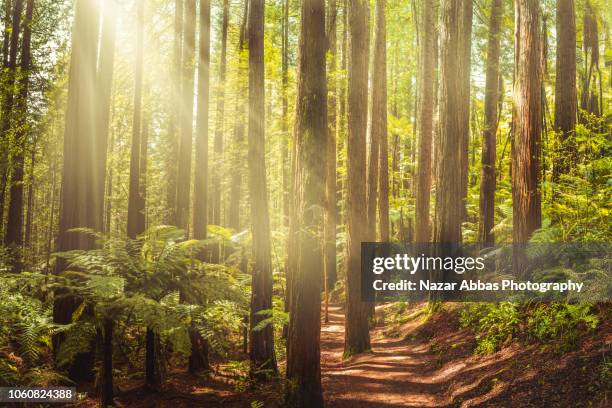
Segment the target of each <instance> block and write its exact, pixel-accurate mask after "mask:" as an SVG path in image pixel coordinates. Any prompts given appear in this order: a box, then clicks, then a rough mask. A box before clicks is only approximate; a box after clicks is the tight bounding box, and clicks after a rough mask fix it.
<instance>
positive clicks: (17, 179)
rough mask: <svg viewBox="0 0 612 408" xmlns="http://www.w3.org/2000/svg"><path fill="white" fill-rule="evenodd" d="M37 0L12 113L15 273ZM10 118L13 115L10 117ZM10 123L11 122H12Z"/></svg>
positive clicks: (30, 3) (30, 1) (27, 23)
mask: <svg viewBox="0 0 612 408" xmlns="http://www.w3.org/2000/svg"><path fill="white" fill-rule="evenodd" d="M33 13H34V0H27V5H26V15H25V19H24V21H23V37H22V39H21V64H20V65H21V66H20V78H19V81H18V93H17V107H16V111H17V112H16V113H15V114H13V116H14V120H15V137H14V145H13V148H12V150H13V158H12V164H13V169H12V170H13V171H12V172H11V178H10V199H9V208H8V225H7V229H6V237H5V238H6V239H5V244H6V246H7V247H9V250H10V251H12V260H11V262H12V265H11V266H12V270H13V272H21V271H22V269H23V174H24V163H25V151H26V144H27V140H28V133H29V132H28V120H27V118H28V91H29V87H30V68H31V67H30V65H31V59H32V55H31V41H32V16H33ZM9 115H10V114H9ZM9 120H10V119H9Z"/></svg>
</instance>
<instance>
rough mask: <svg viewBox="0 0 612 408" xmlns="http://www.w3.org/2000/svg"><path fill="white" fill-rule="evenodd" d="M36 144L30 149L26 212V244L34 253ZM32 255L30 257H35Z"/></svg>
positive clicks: (35, 140) (34, 141)
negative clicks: (33, 223)
mask: <svg viewBox="0 0 612 408" xmlns="http://www.w3.org/2000/svg"><path fill="white" fill-rule="evenodd" d="M36 142H37V139H34V140H33V142H32V147H31V148H30V174H29V177H28V199H27V206H28V210H27V212H26V221H25V238H24V244H25V246H26V247H28V250H29V251H31V252H34V248H33V242H32V219H33V217H34V182H35V177H34V169H35V167H36ZM33 255H34V254H31V255H30V256H33Z"/></svg>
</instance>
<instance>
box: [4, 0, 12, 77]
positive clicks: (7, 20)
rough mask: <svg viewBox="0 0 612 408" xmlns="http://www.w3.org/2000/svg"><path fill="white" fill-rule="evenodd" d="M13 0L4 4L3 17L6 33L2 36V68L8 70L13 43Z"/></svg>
mask: <svg viewBox="0 0 612 408" xmlns="http://www.w3.org/2000/svg"><path fill="white" fill-rule="evenodd" d="M12 3H13V1H12V0H6V1H5V2H4V9H3V10H2V11H3V12H4V15H3V17H2V19H3V23H4V33H3V35H2V66H3V67H4V68H6V67H7V66H8V62H9V44H10V43H11V30H9V27H10V26H11V9H12V6H13V4H12Z"/></svg>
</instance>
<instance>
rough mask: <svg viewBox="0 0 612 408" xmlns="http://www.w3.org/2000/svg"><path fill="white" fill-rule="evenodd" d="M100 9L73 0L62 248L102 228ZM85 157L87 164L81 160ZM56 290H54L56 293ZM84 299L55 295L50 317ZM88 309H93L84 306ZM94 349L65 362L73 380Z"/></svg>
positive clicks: (88, 243)
mask: <svg viewBox="0 0 612 408" xmlns="http://www.w3.org/2000/svg"><path fill="white" fill-rule="evenodd" d="M98 21H99V19H98V11H97V4H96V2H95V1H93V0H77V2H76V11H75V17H74V27H73V32H72V56H71V61H70V76H69V82H68V105H67V107H66V128H65V133H64V167H63V170H62V190H61V198H60V201H61V210H60V220H59V234H58V239H57V247H58V248H57V249H58V251H60V252H63V251H68V250H72V249H91V248H93V246H94V240H93V239H92V238H91V237H90V236H88V235H85V234H82V233H76V232H71V231H70V230H72V229H74V228H79V227H80V228H82V227H86V228H91V229H93V230H95V231H101V230H102V228H103V225H102V224H103V219H102V214H103V208H104V197H101V196H100V195H99V192H98V189H97V188H95V187H96V179H97V177H104V174H102V175H97V174H96V172H97V171H98V170H99V168H100V166H98V165H97V162H98V160H99V157H98V156H97V152H96V147H97V146H98V141H97V140H96V137H97V136H98V135H97V133H96V114H95V112H96V107H95V101H96V98H95V88H96V85H95V84H96V77H97V75H96V65H97V49H98ZM84 163H85V164H84ZM64 268H65V261H63V260H62V259H58V261H57V263H56V271H57V272H58V273H59V272H62V271H63V270H64ZM56 295H57V293H56ZM81 302H82V300H81V299H78V298H75V297H73V296H59V297H57V298H56V300H55V303H54V306H53V320H54V322H55V323H58V324H68V323H71V322H72V314H73V312H74V311H75V310H76V309H77V307H79V305H80V304H81ZM86 313H91V312H90V308H89V307H88V308H87V312H86ZM62 340H63V335H61V334H59V335H57V336H55V338H54V348H55V350H57V349H58V347H59V344H60V343H61V341H62ZM94 357H95V353H94V351H93V345H92V350H90V351H88V352H85V353H80V354H78V355H77V356H76V357H75V359H74V361H73V362H72V363H71V364H70V366H69V367H68V375H69V376H70V378H71V379H72V380H74V381H76V382H77V383H78V382H82V381H89V380H92V379H93V378H94V372H93V363H94Z"/></svg>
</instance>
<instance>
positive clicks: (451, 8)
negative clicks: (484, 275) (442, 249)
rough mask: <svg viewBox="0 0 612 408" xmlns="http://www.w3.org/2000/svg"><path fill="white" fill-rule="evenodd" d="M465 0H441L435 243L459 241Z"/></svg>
mask: <svg viewBox="0 0 612 408" xmlns="http://www.w3.org/2000/svg"><path fill="white" fill-rule="evenodd" d="M464 1H467V0H443V1H442V8H441V11H442V29H441V42H442V44H441V49H440V52H441V55H440V57H441V59H440V95H439V98H440V99H439V101H440V107H439V109H440V113H439V115H440V137H439V145H440V146H439V152H440V157H439V158H438V160H439V161H440V162H441V165H440V169H439V171H440V174H439V180H438V185H437V186H436V193H437V198H436V211H437V214H438V218H439V225H438V229H437V231H436V242H440V243H458V242H461V222H462V219H463V214H464V200H463V197H464V194H463V186H464V183H463V177H464V172H463V171H462V169H463V167H460V169H459V171H457V166H456V165H454V164H453V163H459V165H460V166H463V162H462V157H463V156H464V154H466V152H465V150H464V147H465V145H464V139H465V135H464V134H463V131H464V128H463V119H464V118H463V112H464V111H463V108H462V106H461V104H462V103H464V100H463V96H464V95H463V90H464V86H463V85H464V84H463V83H462V80H463V79H464V78H462V77H461V78H459V80H458V75H459V74H460V73H461V72H464V71H465V67H461V66H460V65H461V64H462V62H465V58H464V57H463V56H462V54H463V52H464V48H463V47H462V41H461V38H460V37H461V35H462V21H463V17H462V14H463V9H464V5H463V2H464Z"/></svg>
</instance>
